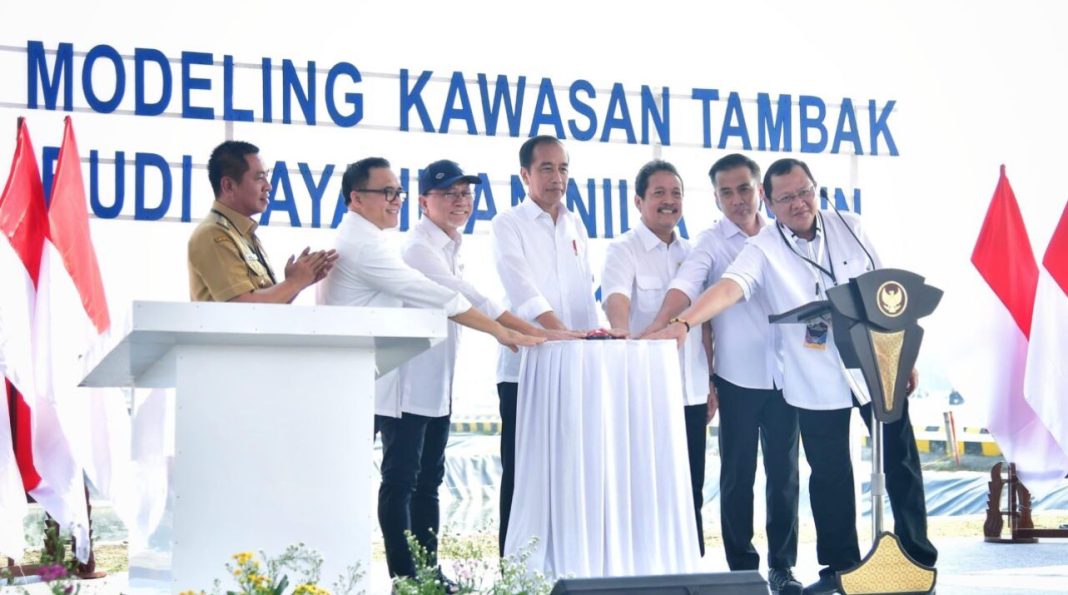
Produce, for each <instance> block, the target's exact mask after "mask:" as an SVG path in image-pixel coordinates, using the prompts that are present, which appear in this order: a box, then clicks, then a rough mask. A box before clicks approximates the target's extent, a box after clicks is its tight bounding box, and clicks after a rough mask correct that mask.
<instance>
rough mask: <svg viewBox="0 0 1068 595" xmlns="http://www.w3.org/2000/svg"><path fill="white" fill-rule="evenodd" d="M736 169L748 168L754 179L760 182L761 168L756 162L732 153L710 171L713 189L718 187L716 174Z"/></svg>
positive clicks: (720, 159)
mask: <svg viewBox="0 0 1068 595" xmlns="http://www.w3.org/2000/svg"><path fill="white" fill-rule="evenodd" d="M736 167H745V168H748V169H749V174H750V175H752V176H753V179H755V180H757V182H759V181H760V166H759V165H757V162H756V161H753V160H752V159H750V158H748V157H746V156H745V155H742V154H741V153H731V154H730V155H725V156H723V157H720V158H719V159H718V160H716V162H715V163H713V164H712V168H711V169H709V170H708V179H709V180H712V188H713V189H715V187H716V174H718V173H719V172H721V171H727V170H728V169H734V168H736Z"/></svg>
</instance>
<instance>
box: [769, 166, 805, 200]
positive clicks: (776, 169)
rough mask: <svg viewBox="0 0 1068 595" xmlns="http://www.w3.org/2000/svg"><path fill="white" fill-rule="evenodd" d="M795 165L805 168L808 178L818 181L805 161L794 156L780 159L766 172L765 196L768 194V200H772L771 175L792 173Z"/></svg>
mask: <svg viewBox="0 0 1068 595" xmlns="http://www.w3.org/2000/svg"><path fill="white" fill-rule="evenodd" d="M795 167H800V168H801V169H803V170H805V175H806V176H808V179H809V180H811V181H812V183H813V184H815V183H816V178H814V177H812V172H811V171H810V170H809V169H808V165H806V164H805V162H804V161H801V160H800V159H794V158H793V157H786V158H785V159H780V160H778V161H776V162H775V163H772V164H771V165H769V166H768V171H767V172H765V173H764V196H766V197H767V199H768V200H771V177H772V176H784V175H786V174H788V173H790V171H791V170H793V169H794V168H795Z"/></svg>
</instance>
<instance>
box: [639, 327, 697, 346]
mask: <svg viewBox="0 0 1068 595" xmlns="http://www.w3.org/2000/svg"><path fill="white" fill-rule="evenodd" d="M640 338H642V339H653V340H656V339H674V340H675V341H676V342H678V344H679V348H682V344H683V342H685V341H686V326H685V325H682V324H678V323H675V324H669V325H667V326H665V327H664V328H662V329H660V330H658V331H656V332H655V333H646V334H644V335H642V336H641V337H640Z"/></svg>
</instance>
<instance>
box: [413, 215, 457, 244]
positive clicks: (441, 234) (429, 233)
mask: <svg viewBox="0 0 1068 595" xmlns="http://www.w3.org/2000/svg"><path fill="white" fill-rule="evenodd" d="M416 226H418V228H419V230H420V231H422V232H423V234H424V235H425V236H426V238H427V242H428V243H429V244H430V245H431V246H433V247H435V248H438V249H442V248H445V246H448V245H449V244H450V243H453V244H456V247H457V248H458V247H459V246H460V242H461V241H462V240H461V238H462V235H461V236H460V237H457V238H453V237H452V236H450V235H449V234H447V233H445V230H443V229H441V228H440V227H438V225H437V224H436V223H434V222H433V221H431V220H430V218H429V217H427V216H425V215H424V216H423V218H422V219H420V220H419V222H418V223H416Z"/></svg>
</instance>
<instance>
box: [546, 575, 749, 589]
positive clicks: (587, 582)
mask: <svg viewBox="0 0 1068 595" xmlns="http://www.w3.org/2000/svg"><path fill="white" fill-rule="evenodd" d="M564 593H585V594H587V595H592V594H594V593H604V594H606V595H607V594H608V593H642V594H644V595H705V594H706V593H707V594H709V595H768V583H767V581H765V580H764V577H762V576H760V573H759V572H757V571H755V570H743V571H738V572H716V573H709V574H663V575H657V576H621V577H609V578H565V579H560V580H559V581H557V583H556V585H555V586H554V587H553V590H552V593H550V595H563V594H564Z"/></svg>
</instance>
